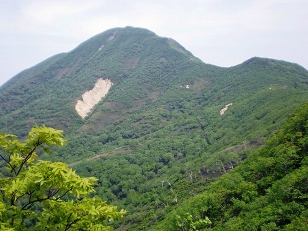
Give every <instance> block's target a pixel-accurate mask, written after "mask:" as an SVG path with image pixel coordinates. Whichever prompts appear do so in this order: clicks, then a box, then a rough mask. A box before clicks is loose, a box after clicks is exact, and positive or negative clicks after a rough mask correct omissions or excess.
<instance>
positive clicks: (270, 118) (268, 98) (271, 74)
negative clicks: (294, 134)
mask: <svg viewBox="0 0 308 231" xmlns="http://www.w3.org/2000/svg"><path fill="white" fill-rule="evenodd" d="M205 52H206V51H205ZM99 79H103V80H107V79H108V81H110V82H111V83H112V84H111V88H110V90H109V91H108V93H107V95H106V96H105V97H104V98H103V99H102V100H101V101H100V102H99V103H98V104H96V105H95V106H94V107H93V109H92V111H91V113H89V114H88V116H86V117H85V118H84V119H83V118H81V117H80V116H79V115H78V113H77V112H76V110H75V106H76V104H77V102H78V100H81V99H82V98H83V96H82V95H83V94H84V93H85V92H87V91H90V90H91V89H93V87H94V85H95V83H97V81H98V80H99ZM307 101H308V72H307V70H305V69H304V68H302V67H301V66H299V65H297V64H293V63H288V62H285V61H278V60H273V59H265V58H257V57H255V58H251V59H249V60H247V61H245V62H243V63H242V64H239V65H237V66H234V67H230V68H221V67H217V66H213V65H209V64H205V63H203V62H202V61H201V60H199V59H198V58H196V57H194V56H193V55H192V54H191V53H190V52H189V51H187V50H186V49H185V48H183V47H182V46H181V45H180V44H178V43H177V42H176V41H174V40H172V39H169V38H162V37H159V36H157V35H156V34H154V33H153V32H151V31H148V30H146V29H140V28H132V27H126V28H114V29H110V30H108V31H105V32H103V33H101V34H98V35H96V36H94V37H92V38H90V39H89V40H87V41H85V42H84V43H82V44H80V45H79V46H78V47H77V48H75V49H74V50H72V51H71V52H68V53H62V54H58V55H56V56H53V57H51V58H49V59H47V60H45V61H43V62H41V63H39V64H38V65H36V66H34V67H32V68H29V69H27V70H24V71H22V72H21V73H19V74H18V75H16V76H15V77H13V78H12V79H11V80H10V81H8V82H7V83H6V84H4V85H3V86H1V88H0V129H1V131H2V132H3V133H13V134H16V135H18V136H19V137H20V138H22V137H24V136H25V134H27V132H28V130H29V128H31V127H33V125H34V124H45V125H47V126H52V127H54V128H56V129H62V130H64V134H65V137H66V138H67V139H68V143H67V146H66V147H65V148H62V149H55V150H54V151H53V155H51V156H48V157H47V156H42V158H52V159H53V160H61V161H64V162H67V163H69V164H70V166H71V167H73V168H74V169H76V170H77V172H78V173H80V174H81V175H83V176H95V177H97V178H98V179H99V182H98V186H97V189H96V191H97V192H98V193H99V195H100V197H101V198H103V199H104V200H106V201H108V203H112V204H116V205H118V206H119V207H120V208H125V209H126V210H127V215H126V217H125V220H124V221H123V222H121V223H120V224H118V229H119V230H127V229H128V230H129V229H130V230H142V229H143V227H147V228H148V227H150V226H152V225H154V224H156V223H157V222H159V221H160V220H161V219H163V218H164V217H165V216H166V214H168V213H169V212H170V211H172V210H174V209H175V208H176V207H178V206H180V205H181V204H183V203H184V202H185V201H186V200H187V199H188V198H191V197H193V196H194V195H196V194H199V193H201V192H203V190H204V189H205V188H206V187H207V185H208V183H210V182H212V181H213V180H214V179H216V178H217V177H219V176H221V175H223V174H224V173H227V172H228V171H229V170H231V169H233V168H234V167H235V166H237V165H238V164H239V163H241V162H242V160H244V159H245V158H246V157H247V156H249V154H250V153H251V152H253V151H254V150H255V149H257V148H259V147H261V146H262V145H263V144H264V141H265V140H266V139H267V137H268V136H270V135H271V134H273V133H274V132H276V131H277V130H278V129H279V128H280V127H281V126H282V124H283V123H285V121H286V118H287V116H288V115H289V114H290V113H292V112H293V111H294V110H295V109H296V108H297V107H298V106H300V105H302V104H303V103H305V102H307ZM231 104H232V105H231ZM226 105H229V106H228V109H227V110H226V111H224V114H220V111H221V109H223V108H225V106H226Z"/></svg>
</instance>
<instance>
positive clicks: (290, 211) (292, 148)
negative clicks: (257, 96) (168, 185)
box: [152, 104, 308, 231]
mask: <svg viewBox="0 0 308 231" xmlns="http://www.w3.org/2000/svg"><path fill="white" fill-rule="evenodd" d="M307 121H308V104H305V105H304V106H302V107H300V108H299V109H298V110H296V112H295V113H294V114H292V116H290V118H289V119H288V121H287V123H286V124H285V125H284V126H283V127H282V129H281V130H279V132H278V133H277V134H275V135H274V136H273V137H272V138H271V139H269V140H268V141H267V142H266V145H265V146H264V147H263V148H261V149H259V150H258V151H256V152H254V153H252V154H251V155H250V156H249V157H248V158H247V159H246V160H245V161H244V162H243V163H241V164H240V165H239V166H238V167H237V168H235V169H233V170H232V171H231V172H230V173H228V174H225V175H223V176H222V177H221V178H220V179H218V180H217V181H216V182H214V183H212V184H210V185H209V186H208V188H207V189H206V190H205V191H204V192H202V193H201V194H199V195H197V196H195V197H194V198H191V199H189V200H188V201H187V202H186V203H184V204H182V205H181V206H179V207H178V208H176V209H175V210H174V211H173V212H172V213H171V214H170V215H169V216H168V217H167V218H166V219H165V220H164V221H163V222H162V223H161V224H159V225H158V226H156V227H154V228H153V229H152V230H170V231H171V230H306V229H307V222H308V219H307V215H308V203H307V197H308V190H307V176H308V162H307V160H308V158H307V151H308V134H307V128H308V126H307Z"/></svg>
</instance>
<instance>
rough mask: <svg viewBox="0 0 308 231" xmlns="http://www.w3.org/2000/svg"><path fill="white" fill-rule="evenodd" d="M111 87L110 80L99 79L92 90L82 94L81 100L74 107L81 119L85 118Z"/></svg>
mask: <svg viewBox="0 0 308 231" xmlns="http://www.w3.org/2000/svg"><path fill="white" fill-rule="evenodd" d="M112 85H113V83H112V82H111V81H110V79H105V80H104V79H102V78H100V79H98V80H97V82H96V83H95V86H94V88H93V89H92V90H90V91H86V92H85V93H83V95H82V100H78V101H77V104H76V106H75V109H76V111H77V113H78V114H79V115H80V116H81V118H85V117H86V116H87V115H88V114H89V113H90V112H91V109H92V108H93V107H94V106H95V105H96V104H97V103H98V102H99V101H101V100H102V98H103V97H105V95H106V94H107V93H108V91H109V89H110V88H111V86H112Z"/></svg>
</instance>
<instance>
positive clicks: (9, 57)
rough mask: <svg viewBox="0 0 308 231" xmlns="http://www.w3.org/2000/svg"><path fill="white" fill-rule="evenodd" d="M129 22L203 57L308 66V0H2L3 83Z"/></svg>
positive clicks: (0, 69) (222, 61) (0, 74)
mask: <svg viewBox="0 0 308 231" xmlns="http://www.w3.org/2000/svg"><path fill="white" fill-rule="evenodd" d="M125 26H133V27H143V28H147V29H149V30H151V31H153V32H155V33H156V34H157V35H159V36H163V37H169V38H173V39H175V40H176V41H178V42H179V43H180V44H181V45H183V46H184V47H185V48H186V49H187V50H189V51H191V52H192V53H193V54H194V55H195V56H197V57H198V58H200V59H201V60H203V61H204V62H205V63H210V64H214V65H218V66H233V65H236V64H239V63H242V62H243V61H245V60H247V59H249V58H251V57H253V56H259V57H267V58H274V59H281V60H286V61H290V62H295V63H298V64H300V65H302V66H304V67H305V68H306V69H308V0H189V1H188V0H131V1H128V0H126V1H125V0H122V1H121V0H118V1H115V0H22V1H21V0H0V33H1V36H0V56H1V57H0V85H1V84H3V83H4V82H6V81H7V80H8V79H9V78H11V77H13V76H14V75H16V74H17V73H19V72H20V71H22V70H24V69H26V68H28V67H31V66H33V65H35V64H37V63H39V62H40V61H43V60H44V59H46V58H48V57H50V56H52V55H55V54H57V53H60V52H67V51H70V50H72V49H74V48H75V47H76V46H77V45H78V44H80V43H81V42H83V41H84V40H86V39H88V38H90V37H92V36H94V35H95V34H98V33H100V32H103V31H105V30H107V29H110V28H114V27H125Z"/></svg>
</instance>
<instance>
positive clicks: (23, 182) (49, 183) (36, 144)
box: [0, 126, 125, 230]
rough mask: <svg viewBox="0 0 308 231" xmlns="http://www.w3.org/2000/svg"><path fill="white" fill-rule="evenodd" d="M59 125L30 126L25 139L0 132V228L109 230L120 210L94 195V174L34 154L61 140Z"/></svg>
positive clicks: (60, 144) (48, 150)
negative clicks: (81, 173)
mask: <svg viewBox="0 0 308 231" xmlns="http://www.w3.org/2000/svg"><path fill="white" fill-rule="evenodd" d="M65 142H66V141H65V140H64V139H63V138H62V131H59V130H55V129H53V128H49V127H46V126H41V127H38V126H36V127H34V128H32V130H31V131H30V133H29V134H28V138H27V139H26V141H25V142H20V141H19V140H17V139H16V137H15V136H13V135H10V134H0V147H1V151H0V157H1V159H2V161H3V162H5V164H6V170H7V172H5V173H3V176H2V177H1V178H0V185H1V188H0V192H1V198H0V226H1V230H25V229H27V230H111V226H109V225H108V222H110V221H112V220H113V219H114V218H117V217H120V216H123V215H124V213H125V212H124V211H123V210H122V211H120V212H118V211H117V208H116V207H115V206H111V205H108V204H106V203H105V202H103V201H102V200H101V199H100V198H98V197H93V198H90V197H89V194H90V193H92V192H94V189H93V186H94V184H95V183H96V181H97V179H96V178H94V177H88V178H82V177H80V176H79V175H77V174H76V173H75V171H73V170H72V169H70V168H69V167H68V166H67V165H66V164H64V163H62V162H50V161H42V160H37V158H38V154H37V153H41V152H42V151H43V152H47V153H49V152H50V148H51V147H52V146H54V145H55V146H63V145H64V144H65Z"/></svg>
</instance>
